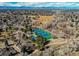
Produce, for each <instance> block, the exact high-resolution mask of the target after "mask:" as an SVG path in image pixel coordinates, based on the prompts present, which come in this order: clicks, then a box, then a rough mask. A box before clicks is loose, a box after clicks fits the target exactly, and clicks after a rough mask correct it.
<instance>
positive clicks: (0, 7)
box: [0, 6, 79, 9]
mask: <svg viewBox="0 0 79 59" xmlns="http://www.w3.org/2000/svg"><path fill="white" fill-rule="evenodd" d="M0 9H79V7H24V6H21V7H14V6H0Z"/></svg>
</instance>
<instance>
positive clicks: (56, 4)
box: [0, 2, 79, 8]
mask: <svg viewBox="0 0 79 59" xmlns="http://www.w3.org/2000/svg"><path fill="white" fill-rule="evenodd" d="M0 6H13V7H23V6H24V7H74V8H76V7H77V8H79V2H0Z"/></svg>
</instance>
